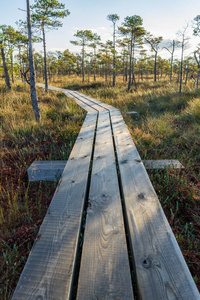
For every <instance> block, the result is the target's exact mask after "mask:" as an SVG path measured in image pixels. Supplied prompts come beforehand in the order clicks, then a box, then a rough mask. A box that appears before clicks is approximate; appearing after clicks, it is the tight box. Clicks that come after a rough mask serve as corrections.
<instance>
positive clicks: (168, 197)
mask: <svg viewBox="0 0 200 300" xmlns="http://www.w3.org/2000/svg"><path fill="white" fill-rule="evenodd" d="M71 80H74V79H71ZM58 86H61V87H70V86H71V83H70V79H69V78H68V79H65V78H63V81H62V83H58ZM77 89H79V90H80V91H81V92H83V93H85V94H87V95H89V96H91V97H93V98H95V99H98V100H100V101H103V102H106V103H108V104H110V105H113V106H114V107H117V108H118V109H120V111H121V113H122V115H123V117H124V120H125V122H126V124H127V126H128V128H129V130H130V132H131V135H132V137H133V140H134V142H135V144H136V147H137V149H138V152H139V154H140V156H141V158H142V159H154V160H156V159H178V160H179V161H180V162H181V163H182V164H183V165H184V167H185V169H179V170H178V169H177V170H174V169H169V168H166V169H164V170H148V174H149V177H150V179H151V182H152V184H153V186H154V188H155V190H156V193H157V195H158V197H159V200H160V202H161V205H162V207H163V209H164V212H165V214H166V216H167V218H168V221H169V223H170V225H171V227H172V230H173V232H174V234H175V236H176V238H177V241H178V243H179V246H180V248H181V250H182V252H183V255H184V257H185V259H186V262H187V264H188V266H189V268H190V271H191V273H192V275H193V278H194V280H195V282H196V284H197V287H198V288H199V290H200V275H199V274H200V210H199V207H200V184H199V182H200V91H199V90H195V89H194V88H193V82H189V84H188V85H187V86H184V88H183V92H182V94H179V93H178V86H177V84H176V83H175V82H172V83H170V82H169V81H166V80H162V81H159V82H157V83H154V82H153V81H144V82H140V83H139V84H138V88H137V90H135V88H132V89H131V90H130V91H129V92H128V91H127V86H126V85H125V84H123V83H122V82H119V81H118V82H117V85H116V87H115V88H113V87H111V84H110V83H106V84H104V83H103V82H101V81H99V82H98V84H96V85H94V84H92V83H91V84H88V83H86V84H83V83H81V84H80V85H78V88H77ZM128 111H137V112H138V113H139V116H137V117H131V116H130V115H127V114H126V112H128Z"/></svg>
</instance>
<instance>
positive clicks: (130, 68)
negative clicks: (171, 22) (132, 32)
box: [128, 37, 133, 91]
mask: <svg viewBox="0 0 200 300" xmlns="http://www.w3.org/2000/svg"><path fill="white" fill-rule="evenodd" d="M132 52H133V37H132V38H131V49H130V58H129V78H128V91H129V90H130V88H131V75H132Z"/></svg>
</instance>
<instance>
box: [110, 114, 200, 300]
mask: <svg viewBox="0 0 200 300" xmlns="http://www.w3.org/2000/svg"><path fill="white" fill-rule="evenodd" d="M111 120H112V126H113V132H114V139H115V144H116V151H117V156H118V161H119V169H120V176H121V186H122V190H123V197H124V202H125V212H126V218H127V225H128V229H129V234H128V235H129V239H130V244H131V247H132V254H133V256H134V259H135V268H136V274H137V281H138V287H139V293H140V296H141V298H142V299H143V300H155V299H185V300H188V299H195V300H196V299H200V296H199V292H198V290H197V288H196V285H195V283H194V281H193V278H192V276H191V274H190V272H189V269H188V267H187V265H186V262H185V260H184V258H183V255H182V253H181V251H180V248H179V246H178V244H177V241H176V239H175V237H174V234H173V233H172V230H171V228H170V226H169V224H168V222H167V219H166V217H165V214H164V212H163V210H162V207H161V205H160V203H159V200H158V198H157V195H156V193H155V191H154V189H153V186H152V184H151V182H150V180H149V177H148V175H147V173H146V170H145V167H144V165H143V163H142V161H141V158H140V156H139V154H138V152H137V149H136V147H135V145H134V143H133V141H132V138H131V136H130V133H129V131H128V129H127V127H126V125H125V123H124V120H123V118H122V116H121V114H120V113H116V112H111Z"/></svg>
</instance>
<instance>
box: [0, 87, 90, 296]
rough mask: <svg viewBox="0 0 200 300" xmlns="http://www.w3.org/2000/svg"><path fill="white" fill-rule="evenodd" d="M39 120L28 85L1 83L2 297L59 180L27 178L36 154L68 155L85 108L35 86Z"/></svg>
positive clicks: (9, 292)
mask: <svg viewBox="0 0 200 300" xmlns="http://www.w3.org/2000/svg"><path fill="white" fill-rule="evenodd" d="M38 100H39V107H40V109H41V113H42V121H41V123H40V124H37V123H36V122H35V119H34V114H33V112H32V107H31V99H30V94H29V86H27V85H25V84H23V83H16V84H15V85H14V86H13V89H12V91H6V89H5V86H4V84H2V83H1V84H0V123H1V129H0V139H1V148H0V166H1V176H0V249H1V252H0V299H9V298H10V296H11V295H12V292H13V290H14V288H15V286H16V284H17V281H18V279H19V276H20V273H21V271H22V270H23V267H24V265H25V262H26V259H27V257H28V254H29V252H30V250H31V247H32V245H33V242H34V240H35V237H36V235H37V232H38V230H39V228H40V225H41V223H42V220H43V218H44V216H45V214H46V210H47V208H48V206H49V203H50V201H51V199H52V196H53V194H54V191H55V188H56V185H57V183H56V182H55V183H54V182H35V183H28V176H27V169H28V167H29V166H30V165H31V163H32V162H33V161H34V160H67V159H68V156H69V154H70V152H71V150H72V147H73V144H74V143H75V140H76V137H77V135H78V133H79V131H80V128H81V126H82V123H83V120H84V117H85V112H83V110H82V109H80V107H79V106H78V105H76V103H75V102H74V101H73V100H70V99H68V98H66V97H65V96H64V95H62V94H61V93H57V92H49V93H48V94H45V93H44V91H43V90H42V89H38Z"/></svg>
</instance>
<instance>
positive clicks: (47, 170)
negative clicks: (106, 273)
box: [28, 160, 67, 181]
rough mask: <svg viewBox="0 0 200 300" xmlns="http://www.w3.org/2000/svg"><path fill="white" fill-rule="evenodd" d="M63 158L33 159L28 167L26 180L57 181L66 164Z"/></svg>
mask: <svg viewBox="0 0 200 300" xmlns="http://www.w3.org/2000/svg"><path fill="white" fill-rule="evenodd" d="M66 163H67V161H66V160H65V161H64V160H51V161H49V160H45V161H36V160H35V161H33V162H32V164H31V165H30V167H29V168H28V180H29V181H41V180H49V181H57V180H58V179H60V177H61V175H62V172H63V170H64V168H65V166H66Z"/></svg>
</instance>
